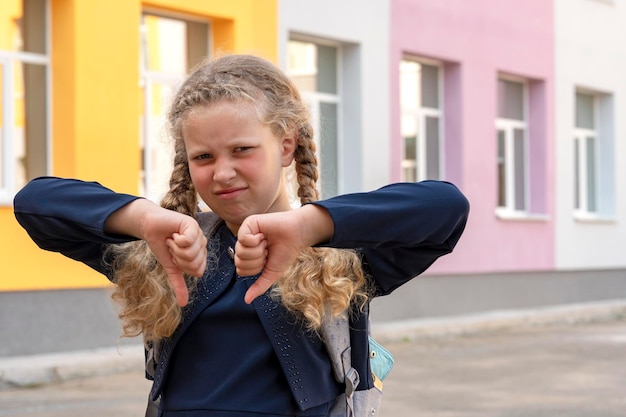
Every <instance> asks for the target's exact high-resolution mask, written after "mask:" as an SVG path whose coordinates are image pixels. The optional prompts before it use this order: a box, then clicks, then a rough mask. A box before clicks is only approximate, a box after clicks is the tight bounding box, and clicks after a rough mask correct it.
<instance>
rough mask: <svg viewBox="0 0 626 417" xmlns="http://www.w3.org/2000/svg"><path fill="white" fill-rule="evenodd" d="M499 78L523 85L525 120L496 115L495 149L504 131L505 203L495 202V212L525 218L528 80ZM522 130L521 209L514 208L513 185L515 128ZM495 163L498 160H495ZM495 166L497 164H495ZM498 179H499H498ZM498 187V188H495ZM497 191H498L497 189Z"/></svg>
mask: <svg viewBox="0 0 626 417" xmlns="http://www.w3.org/2000/svg"><path fill="white" fill-rule="evenodd" d="M500 80H505V81H511V82H515V83H520V84H522V87H523V96H522V97H523V98H522V99H523V109H524V118H525V120H523V121H522V120H515V119H507V118H503V117H499V116H497V117H496V122H495V128H496V149H497V147H498V140H499V139H498V135H499V132H500V131H503V132H504V135H505V136H504V147H505V149H504V159H505V160H504V163H505V175H504V177H505V187H506V193H505V204H504V206H499V205H498V204H499V202H496V203H497V204H496V214H497V215H498V217H502V218H526V217H528V216H529V207H530V200H529V198H530V192H529V188H530V187H529V181H530V173H529V155H530V152H529V138H528V114H529V108H528V88H529V86H528V81H527V80H525V79H521V78H517V77H510V76H504V75H499V76H498V78H497V81H498V82H499V81H500ZM517 129H519V130H522V131H523V139H522V140H523V143H524V150H523V152H524V155H523V160H524V167H523V174H522V175H523V181H524V190H523V195H524V207H523V209H517V208H516V200H515V196H516V195H517V193H516V191H517V190H516V188H515V187H516V185H515V160H516V158H515V143H514V141H515V130H517ZM498 158H499V155H496V161H497V159H498ZM497 164H499V162H498V161H497ZM496 166H497V165H496ZM498 180H499V179H498ZM497 189H498V188H497ZM498 192H499V191H498Z"/></svg>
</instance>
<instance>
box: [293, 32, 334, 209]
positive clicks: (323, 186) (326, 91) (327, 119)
mask: <svg viewBox="0 0 626 417" xmlns="http://www.w3.org/2000/svg"><path fill="white" fill-rule="evenodd" d="M287 54H288V62H287V74H288V75H289V76H290V78H291V79H292V80H293V81H294V83H295V84H296V86H297V87H298V89H299V90H300V92H301V94H302V97H303V98H304V100H305V101H306V102H307V104H308V106H309V111H310V112H311V120H312V123H313V129H314V131H315V135H316V137H315V141H316V145H317V153H318V155H317V156H318V160H319V169H320V180H319V186H320V190H321V195H322V196H323V197H331V196H334V195H337V194H338V193H339V157H340V155H339V132H340V126H339V112H340V105H341V100H340V96H339V85H338V84H339V76H338V69H339V68H338V66H339V63H338V61H339V59H338V54H339V48H338V47H337V46H333V45H322V44H318V43H313V42H307V41H299V40H290V41H289V44H288V47H287Z"/></svg>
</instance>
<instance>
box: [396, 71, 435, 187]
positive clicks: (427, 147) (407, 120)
mask: <svg viewBox="0 0 626 417" xmlns="http://www.w3.org/2000/svg"><path fill="white" fill-rule="evenodd" d="M399 71H400V106H401V112H402V114H401V127H400V129H401V134H402V138H403V143H404V155H403V160H402V180H403V181H421V180H425V179H439V178H440V176H441V171H442V167H441V164H440V160H441V157H440V154H441V146H442V143H441V142H442V137H441V119H442V111H441V109H440V105H441V99H440V97H439V96H440V93H439V90H440V86H439V82H440V68H439V67H438V66H437V65H431V64H424V63H421V62H418V61H413V60H409V59H404V60H402V61H400V68H399Z"/></svg>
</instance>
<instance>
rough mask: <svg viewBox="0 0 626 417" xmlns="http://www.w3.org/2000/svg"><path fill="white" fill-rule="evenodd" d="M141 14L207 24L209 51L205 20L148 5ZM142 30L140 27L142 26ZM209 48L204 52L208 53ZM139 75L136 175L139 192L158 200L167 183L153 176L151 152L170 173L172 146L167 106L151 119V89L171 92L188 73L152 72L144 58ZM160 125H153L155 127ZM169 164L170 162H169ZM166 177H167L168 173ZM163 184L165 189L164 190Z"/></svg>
mask: <svg viewBox="0 0 626 417" xmlns="http://www.w3.org/2000/svg"><path fill="white" fill-rule="evenodd" d="M143 15H150V16H157V17H163V18H166V19H172V20H179V21H183V22H194V21H195V22H200V23H204V24H206V25H207V31H208V36H209V40H208V45H209V50H211V41H212V36H211V25H210V22H209V21H208V20H202V19H197V18H193V17H191V16H187V15H184V14H180V13H175V12H173V13H167V14H165V13H163V12H161V11H158V10H154V9H151V8H144V9H143V10H142V16H143ZM142 30H143V29H142ZM144 46H145V45H143V39H142V44H141V45H140V53H141V54H142V57H143V54H145V51H144ZM208 52H209V51H207V53H208ZM139 72H140V77H139V87H140V88H142V89H143V90H144V95H143V106H144V114H143V115H142V118H141V127H142V131H141V134H140V138H139V144H140V147H141V148H140V149H141V150H142V160H143V166H142V169H141V170H140V178H139V189H140V190H142V193H141V194H143V195H144V196H145V197H146V198H148V199H150V200H152V201H155V202H158V201H160V200H161V199H162V197H163V194H164V192H166V191H167V188H166V186H167V184H160V183H159V182H158V180H157V179H156V178H154V177H153V176H152V175H151V173H152V172H153V170H154V169H155V168H156V167H155V166H154V165H155V164H154V163H153V155H154V154H159V155H160V156H159V159H162V160H163V163H164V164H166V165H165V166H162V165H160V166H159V169H162V170H165V172H167V173H168V174H167V175H169V173H170V172H171V168H172V164H173V160H172V158H173V146H172V145H171V144H170V143H169V142H168V143H165V141H163V138H165V137H167V132H165V130H164V129H165V127H166V120H165V117H166V112H167V106H165V108H163V120H162V121H161V122H160V123H158V122H155V121H154V117H153V116H152V114H151V112H150V108H151V106H152V102H153V98H154V90H155V86H160V87H169V88H170V90H171V91H172V94H174V92H175V91H176V90H177V89H178V87H179V86H180V84H181V83H182V82H183V80H184V79H185V77H186V75H187V72H186V71H185V72H181V73H178V72H176V73H175V72H167V71H154V70H149V69H148V68H146V65H145V60H144V59H142V60H141V63H140V68H139ZM157 125H158V126H160V127H156V126H157ZM168 164H169V165H168ZM168 180H169V176H168ZM163 187H165V189H163Z"/></svg>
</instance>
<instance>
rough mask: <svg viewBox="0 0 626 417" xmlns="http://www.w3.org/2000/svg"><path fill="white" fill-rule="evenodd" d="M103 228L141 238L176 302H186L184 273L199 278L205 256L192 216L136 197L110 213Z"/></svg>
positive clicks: (203, 241) (182, 304)
mask: <svg viewBox="0 0 626 417" xmlns="http://www.w3.org/2000/svg"><path fill="white" fill-rule="evenodd" d="M105 230H106V231H107V232H108V233H116V234H124V235H130V236H134V237H137V238H139V239H142V240H144V241H145V242H146V243H147V244H148V246H149V247H150V250H151V251H152V253H153V254H154V256H155V257H156V258H157V261H158V262H159V263H160V264H161V266H162V267H163V269H164V270H165V272H166V274H167V276H168V278H169V280H170V283H171V284H172V288H173V289H174V293H175V295H176V300H177V302H178V305H180V306H181V307H183V306H185V305H187V303H188V302H189V293H188V291H187V285H186V284H185V280H184V277H183V273H185V274H188V275H191V276H194V277H201V276H202V275H203V274H204V270H205V269H206V258H207V249H206V245H207V240H206V237H205V236H204V234H203V233H202V229H200V226H199V225H198V222H197V221H196V220H195V219H194V218H193V217H190V216H187V215H184V214H181V213H178V212H175V211H172V210H167V209H164V208H162V207H160V206H158V205H156V204H154V203H152V202H151V201H149V200H145V199H138V200H135V201H133V202H131V203H129V204H127V205H126V206H124V207H122V208H120V209H119V210H117V211H116V212H114V213H113V214H112V215H111V216H109V218H108V219H107V221H106V224H105Z"/></svg>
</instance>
